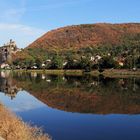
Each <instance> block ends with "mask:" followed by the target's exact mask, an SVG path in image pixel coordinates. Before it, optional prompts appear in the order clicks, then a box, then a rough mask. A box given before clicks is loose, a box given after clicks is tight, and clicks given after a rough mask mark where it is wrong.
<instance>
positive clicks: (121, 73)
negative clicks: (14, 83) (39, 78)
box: [12, 69, 140, 77]
mask: <svg viewBox="0 0 140 140" xmlns="http://www.w3.org/2000/svg"><path fill="white" fill-rule="evenodd" d="M12 71H13V72H36V73H44V74H48V75H67V76H83V75H85V74H89V75H91V76H99V75H103V76H105V77H128V76H129V77H135V76H136V77H140V70H137V71H133V70H128V69H106V70H104V71H103V72H99V71H98V70H93V71H91V72H84V71H83V70H43V69H38V70H31V69H29V70H25V69H21V70H12Z"/></svg>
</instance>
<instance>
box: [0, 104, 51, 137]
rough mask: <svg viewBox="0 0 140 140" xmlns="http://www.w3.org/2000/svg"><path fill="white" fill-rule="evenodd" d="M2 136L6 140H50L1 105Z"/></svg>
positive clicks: (0, 129) (0, 122)
mask: <svg viewBox="0 0 140 140" xmlns="http://www.w3.org/2000/svg"><path fill="white" fill-rule="evenodd" d="M0 136H1V137H2V138H3V139H5V140H50V139H49V137H48V135H45V134H43V133H42V131H41V129H39V128H37V127H31V126H29V125H28V124H26V123H24V122H23V121H22V120H21V119H19V118H18V117H16V116H15V115H14V114H13V113H11V112H10V111H9V110H8V109H6V108H5V107H4V106H3V105H2V104H0Z"/></svg>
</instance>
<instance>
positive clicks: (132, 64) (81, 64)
mask: <svg viewBox="0 0 140 140" xmlns="http://www.w3.org/2000/svg"><path fill="white" fill-rule="evenodd" d="M86 49H88V48H86ZM86 49H85V50H86ZM98 50H99V51H98V52H97V53H94V52H96V50H92V51H91V52H89V51H88V52H85V53H84V54H85V55H84V54H82V55H78V54H72V55H69V56H60V55H58V54H57V55H52V56H50V57H48V58H47V59H46V60H39V59H38V58H35V56H33V60H28V58H26V60H18V61H16V62H14V61H13V59H12V55H13V54H16V53H17V52H20V51H22V50H21V49H19V48H18V47H17V45H16V42H15V41H13V40H12V39H10V41H9V42H8V43H6V44H4V45H3V46H1V47H0V68H1V69H9V70H10V69H26V70H27V69H59V70H60V69H83V70H84V71H87V72H88V71H91V70H94V69H97V70H99V71H101V72H102V70H103V69H131V70H134V71H136V70H137V69H138V68H139V67H140V63H139V62H140V55H139V53H138V54H137V55H135V56H133V55H132V54H131V52H130V50H127V51H126V50H125V51H121V52H120V53H119V52H117V53H118V54H116V55H114V54H113V53H114V52H115V51H114V52H113V51H112V50H108V51H107V52H104V51H102V50H100V49H98ZM46 55H47V54H46Z"/></svg>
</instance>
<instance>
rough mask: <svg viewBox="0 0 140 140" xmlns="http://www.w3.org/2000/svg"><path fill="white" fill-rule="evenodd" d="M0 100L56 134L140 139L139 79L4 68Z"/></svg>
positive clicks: (60, 139)
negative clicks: (78, 75)
mask: <svg viewBox="0 0 140 140" xmlns="http://www.w3.org/2000/svg"><path fill="white" fill-rule="evenodd" d="M0 102H2V103H3V104H4V105H6V106H7V107H8V108H10V109H11V110H12V111H14V112H15V113H16V114H17V115H18V116H20V117H21V118H22V119H23V120H24V121H25V122H30V123H31V124H33V125H37V126H39V127H42V128H43V129H44V131H45V132H47V133H49V134H50V135H51V136H52V138H53V140H138V139H140V115H139V114H140V79H139V78H116V79H115V78H105V77H103V76H100V77H90V76H89V75H86V76H82V77H74V76H71V77H70V76H49V75H45V74H37V73H28V74H27V73H26V74H25V73H10V72H1V73H0Z"/></svg>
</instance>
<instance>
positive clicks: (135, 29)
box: [13, 23, 140, 60]
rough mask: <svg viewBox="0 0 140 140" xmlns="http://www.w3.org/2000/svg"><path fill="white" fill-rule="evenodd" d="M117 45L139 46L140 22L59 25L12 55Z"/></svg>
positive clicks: (20, 56)
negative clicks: (60, 26) (59, 26)
mask: <svg viewBox="0 0 140 140" xmlns="http://www.w3.org/2000/svg"><path fill="white" fill-rule="evenodd" d="M119 46H127V47H133V46H140V23H126V24H107V23H100V24H83V25H74V26H67V27H63V28H59V29H56V30H52V31H49V32H47V33H46V34H44V35H43V36H41V37H40V38H38V39H37V40H36V41H34V42H33V43H32V44H30V45H29V46H27V47H26V48H25V49H24V50H23V51H22V52H19V53H17V54H16V55H14V57H13V58H14V60H23V59H25V58H29V59H32V58H35V59H36V58H39V59H42V60H45V59H46V58H49V55H50V56H52V54H58V53H60V54H61V55H62V54H66V53H67V54H68V52H72V53H73V52H76V53H75V54H77V53H79V52H78V51H81V52H82V53H83V54H86V53H87V50H86V51H85V50H84V49H87V48H89V49H92V53H93V52H94V50H93V49H95V48H104V50H103V51H105V50H107V49H108V48H115V47H119ZM83 50H84V51H83ZM101 51H102V50H101ZM111 51H112V50H111ZM81 52H80V53H81ZM46 56H47V57H46Z"/></svg>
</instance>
